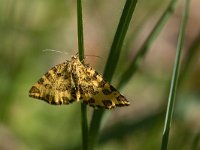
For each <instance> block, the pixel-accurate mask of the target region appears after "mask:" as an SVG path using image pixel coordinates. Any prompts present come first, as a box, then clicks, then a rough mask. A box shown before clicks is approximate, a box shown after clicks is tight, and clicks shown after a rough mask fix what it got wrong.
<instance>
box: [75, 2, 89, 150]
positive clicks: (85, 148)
mask: <svg viewBox="0 0 200 150" xmlns="http://www.w3.org/2000/svg"><path fill="white" fill-rule="evenodd" d="M77 28H78V50H79V59H80V60H81V61H83V60H84V38H83V20H82V3H81V0H77ZM81 126H82V149H83V150H88V122H87V106H86V105H85V104H83V103H81Z"/></svg>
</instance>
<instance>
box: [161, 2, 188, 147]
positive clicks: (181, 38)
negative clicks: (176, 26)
mask: <svg viewBox="0 0 200 150" xmlns="http://www.w3.org/2000/svg"><path fill="white" fill-rule="evenodd" d="M188 13H189V0H185V9H184V13H183V19H182V22H181V27H180V32H179V37H178V43H177V49H176V58H175V64H174V69H173V74H172V80H171V87H170V92H169V98H168V105H167V112H166V117H165V125H164V130H163V137H162V144H161V150H167V146H168V140H169V132H170V125H171V121H172V116H173V110H174V102H175V96H176V90H177V85H178V79H179V74H178V73H179V68H180V57H181V52H182V47H183V44H184V36H185V30H186V23H187V18H188Z"/></svg>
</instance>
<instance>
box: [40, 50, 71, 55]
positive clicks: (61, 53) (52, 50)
mask: <svg viewBox="0 0 200 150" xmlns="http://www.w3.org/2000/svg"><path fill="white" fill-rule="evenodd" d="M42 51H43V52H56V53H61V54H65V55H69V54H68V53H66V52H63V51H58V50H54V49H44V50H42Z"/></svg>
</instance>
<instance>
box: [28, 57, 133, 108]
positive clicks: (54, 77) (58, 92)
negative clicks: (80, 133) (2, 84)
mask: <svg viewBox="0 0 200 150" xmlns="http://www.w3.org/2000/svg"><path fill="white" fill-rule="evenodd" d="M29 96H30V97H33V98H36V99H41V100H44V101H46V102H47V103H49V104H53V105H61V104H70V103H72V102H75V101H81V102H83V103H85V104H87V105H89V106H92V107H94V108H105V109H111V108H115V107H121V106H128V105H129V104H130V102H129V101H128V100H127V99H126V98H125V97H124V96H123V95H121V94H120V92H119V91H117V89H116V88H114V87H113V86H112V85H111V84H110V83H108V82H107V81H106V80H105V79H104V78H103V77H102V75H100V74H99V73H97V72H96V71H95V70H94V69H93V68H92V67H90V66H89V65H88V64H82V63H81V61H80V60H79V59H78V57H77V56H72V57H71V60H66V61H65V62H63V63H61V64H58V65H56V66H54V67H53V68H51V69H50V70H49V71H48V72H47V73H45V74H44V75H43V76H42V77H41V78H40V79H39V80H38V81H37V82H36V83H35V84H34V85H33V86H32V88H31V89H30V91H29Z"/></svg>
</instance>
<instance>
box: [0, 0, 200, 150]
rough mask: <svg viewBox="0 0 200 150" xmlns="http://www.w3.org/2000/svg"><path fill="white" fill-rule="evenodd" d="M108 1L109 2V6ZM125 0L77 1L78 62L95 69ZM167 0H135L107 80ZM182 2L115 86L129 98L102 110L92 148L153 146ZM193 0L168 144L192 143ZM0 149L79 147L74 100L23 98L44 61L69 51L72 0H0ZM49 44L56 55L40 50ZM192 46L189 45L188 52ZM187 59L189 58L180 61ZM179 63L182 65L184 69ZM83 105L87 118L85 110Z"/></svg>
mask: <svg viewBox="0 0 200 150" xmlns="http://www.w3.org/2000/svg"><path fill="white" fill-rule="evenodd" d="M113 4H114V5H113ZM124 4H125V0H122V1H120V2H118V1H116V0H109V1H106V0H101V1H97V0H88V1H83V19H84V38H85V39H84V40H85V54H86V55H95V56H99V57H100V58H97V57H93V56H86V61H87V62H88V63H90V64H91V66H92V67H94V68H95V69H96V70H97V71H98V72H99V73H101V74H102V72H103V69H104V66H105V63H106V60H107V56H108V54H109V49H110V47H111V44H112V40H113V37H114V34H115V31H116V28H117V25H118V21H119V19H120V16H121V13H122V10H123V6H124ZM167 4H168V1H167V0H165V1H159V0H155V1H149V2H146V1H139V2H138V4H137V7H136V10H135V13H134V15H133V19H132V22H131V24H130V27H129V30H128V34H127V36H126V39H125V43H124V47H123V51H122V54H121V58H120V62H119V63H118V68H117V70H116V72H115V76H114V79H113V82H112V84H113V85H114V86H116V85H117V84H118V82H119V77H120V75H121V73H122V72H123V71H124V70H125V67H124V66H127V65H128V64H129V63H130V62H131V60H132V59H133V57H134V56H135V54H136V53H137V51H138V49H139V48H140V46H141V45H142V43H143V42H144V41H145V39H146V37H147V36H148V35H149V33H150V32H151V30H152V28H153V27H154V25H155V24H156V22H157V20H158V19H159V17H160V16H161V14H162V13H163V11H164V9H165V8H166V6H167ZM183 6H184V5H183V1H180V2H179V3H178V5H177V7H176V11H175V13H174V14H173V15H172V16H171V17H170V19H169V20H168V22H167V24H166V25H165V27H164V29H163V30H162V32H161V33H160V35H159V36H158V38H157V39H156V41H155V42H154V44H153V45H152V47H151V49H150V50H149V51H148V53H147V55H146V57H145V59H144V61H143V62H142V64H141V66H140V68H139V70H138V71H137V73H136V74H134V76H133V78H132V79H131V80H130V81H129V82H128V84H126V85H125V86H124V87H123V89H121V92H122V93H123V95H125V96H126V98H127V99H128V100H129V101H130V102H131V105H130V106H129V107H126V108H119V109H115V110H111V111H107V113H106V115H105V117H104V121H103V125H102V130H101V134H100V138H99V144H98V147H97V149H99V150H108V149H109V150H122V149H126V150H133V149H134V150H145V149H146V150H151V149H152V150H155V149H160V145H161V138H162V132H163V125H164V119H165V110H166V103H167V99H168V94H169V84H170V81H171V75H172V68H173V63H174V57H175V50H176V44H177V37H178V31H179V25H180V21H181V17H182V10H183ZM199 6H200V1H199V0H193V1H192V2H191V6H190V8H191V9H190V16H189V20H188V26H187V32H186V37H185V47H184V53H183V54H184V55H183V65H182V66H186V65H184V62H189V63H188V64H189V65H187V69H185V70H184V69H183V70H184V71H183V72H181V73H180V74H181V75H183V76H181V77H182V78H181V80H180V86H179V89H178V94H177V99H176V103H175V112H174V116H173V117H174V118H173V122H172V126H171V131H170V141H169V149H172V150H173V149H174V150H175V149H191V147H192V145H194V143H195V142H196V143H195V144H196V145H198V146H199V147H198V146H197V147H198V148H200V144H197V143H198V142H199V138H200V67H199V65H200V58H199V55H200V54H199V50H200V48H199V47H198V48H196V49H195V48H194V47H192V46H194V42H196V43H200V12H199ZM0 16H1V17H0V70H1V71H0V150H29V149H34V150H45V149H52V150H53V149H69V150H70V149H72V150H73V149H80V145H81V119H80V113H81V111H80V108H81V107H80V103H73V104H72V105H68V106H66V105H65V106H51V105H48V104H47V103H45V102H43V101H39V100H36V99H32V98H30V97H28V91H29V89H30V88H31V86H32V85H33V84H34V83H35V82H36V81H37V80H38V79H39V78H40V77H41V76H42V75H43V74H44V73H45V72H47V71H48V69H49V68H51V67H52V66H54V65H56V64H58V63H61V62H63V61H65V60H66V59H69V58H70V57H71V56H72V55H74V54H76V53H77V26H76V21H77V18H76V1H74V0H48V1H47V0H34V1H31V0H0ZM45 49H54V50H59V51H63V52H66V53H67V54H60V53H54V52H43V50H45ZM193 49H195V51H193ZM188 58H189V59H188ZM185 68H186V67H185ZM92 110H93V109H92V108H88V117H89V118H90V117H91V115H92Z"/></svg>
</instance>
